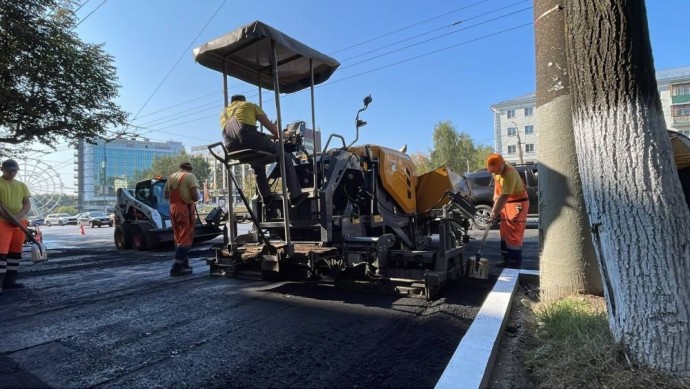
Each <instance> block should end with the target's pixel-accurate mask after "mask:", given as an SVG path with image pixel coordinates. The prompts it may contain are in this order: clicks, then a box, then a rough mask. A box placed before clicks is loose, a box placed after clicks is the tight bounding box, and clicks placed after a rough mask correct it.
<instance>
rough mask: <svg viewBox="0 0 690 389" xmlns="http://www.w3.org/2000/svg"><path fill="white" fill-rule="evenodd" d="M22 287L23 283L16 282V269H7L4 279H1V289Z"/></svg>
mask: <svg viewBox="0 0 690 389" xmlns="http://www.w3.org/2000/svg"><path fill="white" fill-rule="evenodd" d="M22 288H24V284H20V283H18V282H17V271H16V270H8V271H7V273H6V274H5V279H4V280H3V281H2V289H3V290H12V289H22Z"/></svg>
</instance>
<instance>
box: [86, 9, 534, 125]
mask: <svg viewBox="0 0 690 389" xmlns="http://www.w3.org/2000/svg"><path fill="white" fill-rule="evenodd" d="M88 1H89V0H87V2H88ZM488 1H489V0H483V1H479V2H475V3H472V4H469V5H466V6H464V7H460V8H456V9H454V10H451V11H448V12H445V13H443V14H440V15H437V16H434V17H431V18H429V19H425V20H423V21H421V22H416V23H413V24H410V25H407V26H405V27H402V28H398V29H396V30H394V31H391V32H388V33H385V34H381V35H378V36H375V37H373V38H371V39H368V40H366V41H362V42H359V43H356V44H354V45H352V46H349V47H346V48H344V49H340V50H338V51H335V52H333V53H332V54H335V53H339V52H342V51H346V50H349V49H350V48H354V47H357V46H361V45H364V44H366V43H369V42H373V41H376V40H378V39H380V38H384V37H387V36H390V35H393V34H396V33H399V32H401V31H405V30H407V29H410V28H412V27H415V26H418V25H421V24H424V23H428V22H430V21H433V20H436V19H439V18H441V17H443V16H447V15H450V14H453V13H456V12H459V11H462V10H465V9H469V8H471V7H474V6H476V5H479V4H482V3H486V2H488ZM524 1H527V0H523V1H521V2H524ZM519 3H520V2H517V3H513V4H510V5H508V6H505V7H502V8H499V9H497V10H501V9H504V8H508V7H511V6H514V5H515V4H519ZM494 11H496V10H494ZM476 17H478V16H476ZM476 17H470V18H467V19H464V21H467V20H471V19H475V18H476ZM444 28H447V26H444V27H441V29H444ZM437 30H438V29H436V30H432V31H431V32H434V31H437ZM431 32H426V33H422V34H418V35H415V36H413V37H411V38H410V39H414V38H416V37H419V36H422V35H427V34H429V33H431ZM398 43H399V42H398ZM384 48H385V47H384ZM378 50H380V49H378ZM374 51H376V50H374ZM370 52H371V51H370ZM370 52H367V53H370ZM362 55H364V54H362ZM359 56H361V55H357V56H355V57H351V58H348V59H346V60H344V61H341V62H345V61H348V60H350V59H353V58H356V57H359ZM242 85H243V84H236V85H233V86H231V87H230V88H234V87H238V86H242ZM213 94H215V93H211V94H207V95H203V96H200V97H195V98H192V99H189V100H185V101H183V102H181V103H177V104H174V105H171V106H167V107H165V108H162V109H159V110H157V111H153V112H149V113H147V114H146V115H141V116H139V115H137V116H136V117H135V118H133V119H132V120H131V122H134V121H136V120H139V119H141V118H143V117H147V116H151V115H153V114H156V113H159V112H164V111H167V110H169V109H172V108H176V107H178V106H181V105H184V104H187V103H190V102H192V101H196V100H199V99H203V98H205V97H208V96H211V95H213Z"/></svg>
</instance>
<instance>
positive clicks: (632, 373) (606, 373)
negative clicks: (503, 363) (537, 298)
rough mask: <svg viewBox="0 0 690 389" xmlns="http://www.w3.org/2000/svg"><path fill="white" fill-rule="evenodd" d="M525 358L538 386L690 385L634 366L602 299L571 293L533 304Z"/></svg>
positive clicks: (640, 386)
mask: <svg viewBox="0 0 690 389" xmlns="http://www.w3.org/2000/svg"><path fill="white" fill-rule="evenodd" d="M534 314H535V317H536V322H535V323H533V324H531V327H533V328H530V329H529V331H528V332H529V333H530V334H531V336H530V337H529V338H528V339H527V344H526V346H527V347H526V348H525V349H524V350H523V355H522V357H523V363H524V366H525V368H526V369H527V372H528V374H529V375H530V376H531V377H532V379H533V382H535V383H536V384H537V385H538V387H540V388H687V387H689V384H690V382H688V381H680V380H675V379H673V378H670V377H668V376H666V375H664V374H661V373H659V372H656V371H652V370H650V369H646V368H638V367H635V366H631V364H630V363H629V362H628V360H627V358H626V357H625V355H624V353H623V352H622V349H621V347H620V346H618V345H616V344H615V343H614V341H613V338H612V337H611V334H610V332H609V327H608V317H607V315H606V307H605V305H604V300H603V299H599V298H584V297H571V298H567V299H563V300H559V301H555V302H551V303H542V304H540V305H539V306H537V308H536V309H535V310H534Z"/></svg>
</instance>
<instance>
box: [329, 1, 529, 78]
mask: <svg viewBox="0 0 690 389" xmlns="http://www.w3.org/2000/svg"><path fill="white" fill-rule="evenodd" d="M526 2H527V0H520V1H518V2H515V3H512V4H508V5H506V6H503V7H499V8H496V9H493V10H491V11H487V12H484V13H481V14H479V15H475V16H471V17H469V18H465V19H461V20H459V21H456V22H453V23H451V24H450V25H446V26H443V27H439V28H435V29H433V30H429V31H427V32H423V33H420V34H417V35H413V36H411V37H409V38H406V39H402V40H399V41H397V42H393V43H391V44H388V45H386V46H382V47H379V48H377V49H374V50H369V51H366V52H364V53H360V54H357V55H354V56H352V57H350V58H346V59H344V60H342V61H340V63H344V62H347V61H350V60H352V59H355V58H359V57H363V56H365V55H367V54H371V53H375V52H377V51H379V50H383V49H387V48H390V47H391V46H395V45H397V44H400V43H405V42H408V41H411V40H413V39H416V38H419V37H422V36H425V35H429V34H432V33H434V32H437V31H441V30H445V29H448V28H449V27H453V26H457V25H460V24H461V23H467V22H468V21H470V20H474V19H478V18H481V17H482V16H486V15H490V14H492V13H495V12H498V11H502V10H504V9H507V8H511V7H514V6H516V5H518V4H522V3H526ZM531 8H532V7H528V8H525V9H523V10H521V11H524V10H526V9H531ZM518 12H519V11H518ZM492 20H493V19H492ZM489 21H491V20H489ZM472 27H474V26H472ZM466 29H467V28H465V29H459V30H455V31H452V32H449V33H447V34H443V35H439V36H438V37H435V38H431V39H429V40H433V39H437V38H441V37H444V36H446V35H450V34H453V33H456V32H459V31H463V30H466ZM429 40H426V41H423V42H420V43H424V42H428V41H429ZM407 47H410V46H407ZM341 69H342V68H341Z"/></svg>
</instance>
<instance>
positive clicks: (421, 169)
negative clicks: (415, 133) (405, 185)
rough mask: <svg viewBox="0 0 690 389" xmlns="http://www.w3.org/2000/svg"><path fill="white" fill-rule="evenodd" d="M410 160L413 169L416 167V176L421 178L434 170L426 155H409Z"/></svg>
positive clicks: (420, 153) (418, 153) (419, 153)
mask: <svg viewBox="0 0 690 389" xmlns="http://www.w3.org/2000/svg"><path fill="white" fill-rule="evenodd" d="M410 158H412V162H414V164H415V167H417V175H420V176H421V175H422V174H424V173H427V172H430V171H432V170H433V169H434V166H433V164H432V163H431V158H430V157H429V154H428V153H422V152H417V153H412V154H410Z"/></svg>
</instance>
